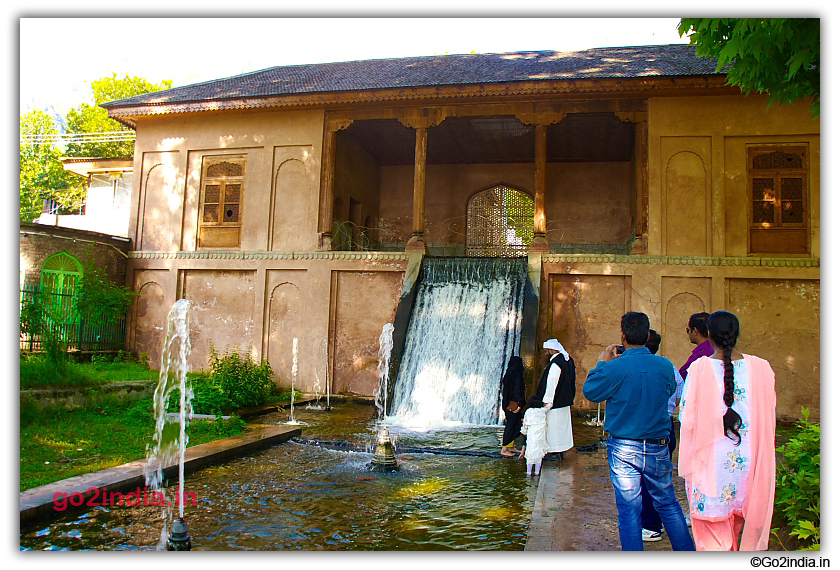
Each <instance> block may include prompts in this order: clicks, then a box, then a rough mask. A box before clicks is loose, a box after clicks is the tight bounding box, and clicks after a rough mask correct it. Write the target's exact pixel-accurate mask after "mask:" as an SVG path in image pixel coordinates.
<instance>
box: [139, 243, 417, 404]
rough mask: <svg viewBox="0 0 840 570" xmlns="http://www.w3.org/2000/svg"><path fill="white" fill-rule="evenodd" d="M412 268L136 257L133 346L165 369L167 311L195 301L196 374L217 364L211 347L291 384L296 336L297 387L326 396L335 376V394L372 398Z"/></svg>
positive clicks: (402, 257) (357, 259) (330, 258)
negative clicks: (267, 367) (382, 347)
mask: <svg viewBox="0 0 840 570" xmlns="http://www.w3.org/2000/svg"><path fill="white" fill-rule="evenodd" d="M407 262H408V256H407V255H406V254H403V253H384V254H377V253H369V254H365V253H350V252H347V253H343V252H325V253H315V252H312V253H298V254H289V253H286V254H273V253H262V254H253V253H252V254H248V255H247V257H246V256H245V254H239V255H234V254H232V253H227V252H219V253H207V254H204V253H201V252H199V253H188V252H182V253H178V254H174V253H169V254H167V253H157V252H145V253H142V254H135V257H134V258H133V259H131V260H130V272H131V275H132V282H133V283H134V287H135V291H137V292H138V293H139V294H140V295H139V297H138V298H137V299H136V301H135V304H134V308H133V310H132V324H131V325H130V330H131V337H130V340H129V343H130V347H131V348H132V349H133V350H135V351H136V352H145V353H147V354H148V356H149V363H150V365H151V366H152V368H158V367H159V366H160V356H161V355H160V347H161V346H162V343H163V340H164V336H165V332H166V315H167V313H168V312H169V309H170V308H171V306H172V304H173V303H174V302H175V301H176V299H180V298H186V299H189V300H190V301H192V310H191V316H190V324H191V328H190V338H191V344H192V354H191V357H190V361H189V364H190V367H191V369H193V370H206V369H207V368H208V356H209V352H210V345H211V343H212V345H213V346H214V347H215V349H216V351H217V352H219V353H224V351H225V350H226V349H228V348H231V349H239V350H240V351H242V352H245V353H247V354H250V355H251V356H252V357H253V358H254V359H255V360H258V361H259V360H267V361H268V362H269V363H270V364H271V367H272V369H273V370H274V380H275V382H276V383H277V384H278V385H280V386H284V387H286V388H288V387H290V386H291V384H292V379H293V378H292V368H293V358H294V351H293V345H294V339H297V341H298V343H297V344H298V348H297V359H298V370H297V377H296V378H294V381H295V388H296V389H298V390H301V391H304V392H313V393H320V394H324V393H325V392H326V386H327V379H328V378H331V379H332V380H331V381H332V384H331V385H332V386H333V388H332V390H333V392H341V393H348V394H360V395H365V396H372V395H374V393H375V390H376V386H377V383H378V378H379V377H378V371H377V368H376V365H377V362H376V360H377V358H378V352H379V335H380V333H381V332H382V326H383V325H384V324H385V323H386V322H393V319H394V314H395V312H396V307H397V302H398V301H399V295H400V291H401V288H402V283H403V276H404V272H405V267H406V264H407ZM328 347H329V348H328Z"/></svg>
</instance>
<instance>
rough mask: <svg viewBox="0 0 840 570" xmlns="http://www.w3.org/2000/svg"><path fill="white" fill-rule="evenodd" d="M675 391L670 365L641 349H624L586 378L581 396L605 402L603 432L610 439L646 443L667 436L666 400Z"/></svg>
mask: <svg viewBox="0 0 840 570" xmlns="http://www.w3.org/2000/svg"><path fill="white" fill-rule="evenodd" d="M676 388H677V383H676V380H675V379H674V365H673V364H671V361H669V360H668V359H667V358H664V357H662V356H657V355H655V354H651V353H650V350H648V349H647V347H644V346H642V347H639V348H628V349H627V350H626V351H624V354H622V355H621V356H620V357H619V358H616V359H613V360H611V361H610V362H601V361H599V362H598V364H597V366H595V368H593V369H592V370H590V371H589V374H587V375H586V382H584V384H583V395H584V396H586V398H587V399H589V400H591V401H593V402H603V401H606V402H607V411H606V413H605V414H604V429H605V430H606V431H608V432H610V435H612V436H613V437H619V438H625V439H649V438H657V437H665V436H666V435H668V434H669V433H670V431H671V419H670V418H669V417H668V409H667V408H668V400H669V399H670V397H671V394H673V393H674V391H675V390H676Z"/></svg>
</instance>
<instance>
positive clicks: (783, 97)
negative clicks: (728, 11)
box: [678, 18, 820, 119]
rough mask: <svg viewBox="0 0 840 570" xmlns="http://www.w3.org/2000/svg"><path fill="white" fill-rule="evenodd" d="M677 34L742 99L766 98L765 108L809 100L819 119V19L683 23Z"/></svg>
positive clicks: (698, 20) (688, 21)
mask: <svg viewBox="0 0 840 570" xmlns="http://www.w3.org/2000/svg"><path fill="white" fill-rule="evenodd" d="M678 30H679V33H680V36H683V35H688V39H689V41H690V42H691V43H692V44H693V45H695V46H697V55H698V56H701V57H714V58H717V60H718V70H721V69H724V68H727V67H728V70H727V76H728V78H729V79H728V81H727V83H729V84H730V85H736V86H738V87H740V88H741V91H743V92H744V93H745V94H746V95H749V94H750V93H753V92H755V93H768V94H769V98H768V105H772V104H773V103H781V104H786V103H793V102H794V101H797V100H799V99H809V98H810V99H811V113H812V115H813V118H814V119H816V118H817V117H819V114H820V20H819V18H767V19H763V18H682V19H681V20H680V25H679V28H678Z"/></svg>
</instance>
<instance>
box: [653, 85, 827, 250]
mask: <svg viewBox="0 0 840 570" xmlns="http://www.w3.org/2000/svg"><path fill="white" fill-rule="evenodd" d="M648 121H649V137H650V139H649V140H650V155H649V160H650V162H649V171H650V210H649V213H650V236H649V245H648V253H650V254H652V255H700V256H730V257H740V256H744V255H748V245H747V239H748V237H747V236H748V231H747V230H748V224H749V222H748V220H749V208H750V199H751V198H750V196H751V194H750V191H749V184H748V180H747V154H746V149H747V146H748V145H762V144H792V145H807V147H808V164H809V194H808V196H809V199H810V212H811V215H810V226H811V227H810V248H811V252H810V256H811V257H819V256H820V239H819V212H820V172H819V170H820V169H819V164H820V157H819V155H820V140H819V132H820V123H819V120H816V121H814V120H812V119H811V113H810V110H809V105H808V103H807V102H800V103H796V104H793V105H782V106H780V105H774V106H772V107H768V106H767V104H766V98H764V97H762V96H758V95H751V96H749V97H743V96H716V97H669V98H652V99H650V101H649V107H648Z"/></svg>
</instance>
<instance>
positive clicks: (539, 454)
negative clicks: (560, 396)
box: [519, 395, 548, 475]
mask: <svg viewBox="0 0 840 570" xmlns="http://www.w3.org/2000/svg"><path fill="white" fill-rule="evenodd" d="M545 412H546V409H545V408H544V407H543V403H542V398H540V397H539V396H537V395H534V396H531V397H530V398H529V399H528V410H527V411H526V412H525V417H524V418H522V429H521V432H522V435H524V436H525V443H524V444H523V445H522V454H521V455H520V456H519V457H522V455H524V456H525V460H526V462H527V464H526V467H525V472H526V473H527V474H528V475H539V474H540V469H541V468H542V460H543V457H545V454H546V450H547V449H548V439H547V438H546V418H545Z"/></svg>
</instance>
